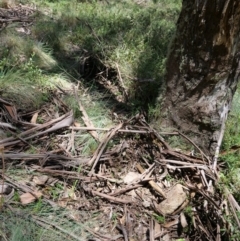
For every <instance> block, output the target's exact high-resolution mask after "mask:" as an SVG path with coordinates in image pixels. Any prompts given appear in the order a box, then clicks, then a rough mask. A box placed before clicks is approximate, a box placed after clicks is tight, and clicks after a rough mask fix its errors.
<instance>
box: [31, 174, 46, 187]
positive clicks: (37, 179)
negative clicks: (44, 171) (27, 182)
mask: <svg viewBox="0 0 240 241" xmlns="http://www.w3.org/2000/svg"><path fill="white" fill-rule="evenodd" d="M47 180H48V176H47V175H42V176H39V177H38V176H35V177H33V182H34V183H35V184H36V185H44V184H45V183H46V182H47Z"/></svg>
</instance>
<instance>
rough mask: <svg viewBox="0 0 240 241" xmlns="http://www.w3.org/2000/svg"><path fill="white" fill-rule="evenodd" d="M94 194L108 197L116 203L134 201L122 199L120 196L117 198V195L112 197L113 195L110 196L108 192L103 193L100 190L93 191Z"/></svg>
mask: <svg viewBox="0 0 240 241" xmlns="http://www.w3.org/2000/svg"><path fill="white" fill-rule="evenodd" d="M91 193H92V195H97V196H99V197H103V198H106V199H108V200H109V201H110V202H114V203H126V204H127V203H133V201H132V200H124V199H120V198H116V197H112V196H109V195H107V194H104V193H101V192H98V191H91Z"/></svg>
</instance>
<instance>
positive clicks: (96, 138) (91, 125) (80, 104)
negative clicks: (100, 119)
mask: <svg viewBox="0 0 240 241" xmlns="http://www.w3.org/2000/svg"><path fill="white" fill-rule="evenodd" d="M73 91H74V94H75V98H76V100H77V102H78V105H79V109H80V111H81V112H82V115H83V116H82V120H83V121H84V123H85V125H86V126H87V127H90V128H94V126H93V123H92V121H91V120H90V119H89V117H88V114H87V112H86V111H85V109H84V107H83V105H82V103H81V102H80V99H79V97H78V94H77V91H76V89H75V88H74V87H73ZM89 133H90V134H91V135H92V137H93V138H94V139H95V140H96V141H97V142H100V139H99V136H98V133H97V132H96V131H89Z"/></svg>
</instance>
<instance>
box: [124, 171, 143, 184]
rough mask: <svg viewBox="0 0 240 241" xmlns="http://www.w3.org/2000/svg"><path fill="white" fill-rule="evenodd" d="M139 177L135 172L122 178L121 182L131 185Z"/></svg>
mask: <svg viewBox="0 0 240 241" xmlns="http://www.w3.org/2000/svg"><path fill="white" fill-rule="evenodd" d="M140 176H141V174H139V173H137V172H129V173H128V174H127V175H126V176H125V177H124V178H123V181H124V183H126V184H130V183H132V182H133V181H134V180H136V179H138V178H139V177H140Z"/></svg>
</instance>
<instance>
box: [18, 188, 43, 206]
mask: <svg viewBox="0 0 240 241" xmlns="http://www.w3.org/2000/svg"><path fill="white" fill-rule="evenodd" d="M41 196H42V193H41V192H39V191H36V192H32V193H30V192H27V193H24V194H22V195H21V196H20V200H21V203H22V204H24V205H26V204H29V203H32V202H34V201H35V200H36V199H38V198H40V197H41Z"/></svg>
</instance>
